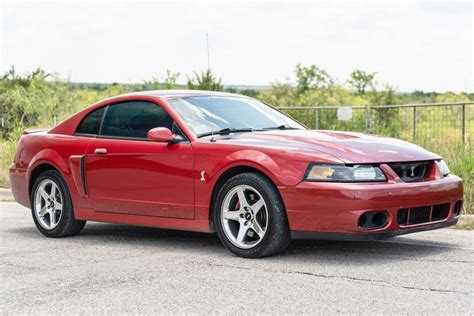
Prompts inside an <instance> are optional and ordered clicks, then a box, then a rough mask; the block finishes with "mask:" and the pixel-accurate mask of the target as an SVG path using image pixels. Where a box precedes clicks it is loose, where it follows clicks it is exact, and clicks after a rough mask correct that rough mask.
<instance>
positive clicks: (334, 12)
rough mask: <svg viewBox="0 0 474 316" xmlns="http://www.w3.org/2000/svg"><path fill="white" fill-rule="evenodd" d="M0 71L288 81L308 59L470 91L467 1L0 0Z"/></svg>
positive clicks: (337, 68)
mask: <svg viewBox="0 0 474 316" xmlns="http://www.w3.org/2000/svg"><path fill="white" fill-rule="evenodd" d="M0 11H1V15H0V16H1V36H0V47H1V50H0V68H1V69H0V71H1V72H2V73H3V72H5V71H6V70H8V69H9V68H10V66H15V68H16V69H17V70H18V71H19V72H21V73H23V72H28V71H32V70H34V69H36V68H38V67H41V68H43V69H45V70H46V71H47V72H52V73H59V74H61V75H62V76H64V77H68V78H69V79H70V80H71V81H74V82H105V83H111V82H120V83H140V82H143V81H144V80H149V79H151V78H152V77H156V78H163V77H164V75H165V73H166V70H167V69H170V70H172V71H174V72H180V73H181V75H180V77H179V80H178V81H179V82H181V83H184V82H185V81H186V78H187V77H186V75H191V74H192V73H193V71H203V70H205V69H207V67H208V64H207V63H208V58H207V46H206V34H208V36H209V51H210V54H209V57H210V67H211V69H212V71H213V72H214V73H215V74H216V75H217V76H218V77H221V78H222V81H223V83H224V84H239V85H240V84H241V85H269V84H271V83H276V82H287V81H290V82H294V80H295V74H294V69H295V66H296V64H298V63H301V64H302V65H311V64H316V65H317V66H318V67H320V68H322V69H324V70H326V71H327V72H328V73H330V74H331V75H332V76H333V77H335V78H336V79H337V80H338V82H339V83H345V82H346V81H347V79H348V78H349V75H350V73H351V72H352V71H353V70H356V69H361V70H365V71H369V72H376V73H377V75H376V78H377V81H378V82H379V83H380V84H383V83H389V84H391V85H393V86H394V87H396V88H397V90H398V91H413V90H424V91H439V92H445V91H454V92H459V91H470V92H473V91H474V80H473V72H474V71H473V45H474V43H473V36H474V34H473V33H474V32H473V15H474V8H473V3H472V2H470V1H467V2H453V1H449V2H440V1H438V2H419V1H410V2H406V1H403V2H390V1H379V2H357V3H355V2H340V1H338V2H334V1H333V2H313V3H308V2H306V3H295V2H286V3H285V2H259V3H253V2H240V3H229V2H225V3H223V2H214V3H206V2H199V3H196V2H194V3H183V2H178V3H162V2H159V3H157V2H133V3H132V2H120V3H117V2H97V1H96V2H76V1H74V2H67V3H64V2H63V3H60V2H38V1H37V2H34V3H25V2H20V3H17V2H10V1H7V2H2V4H1V8H0Z"/></svg>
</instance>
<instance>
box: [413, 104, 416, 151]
mask: <svg viewBox="0 0 474 316" xmlns="http://www.w3.org/2000/svg"><path fill="white" fill-rule="evenodd" d="M413 142H416V106H414V107H413Z"/></svg>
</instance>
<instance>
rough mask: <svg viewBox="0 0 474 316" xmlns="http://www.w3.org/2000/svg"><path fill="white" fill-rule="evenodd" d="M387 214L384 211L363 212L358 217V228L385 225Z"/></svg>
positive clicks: (372, 227) (373, 227)
mask: <svg viewBox="0 0 474 316" xmlns="http://www.w3.org/2000/svg"><path fill="white" fill-rule="evenodd" d="M387 222H388V215H387V213H386V212H385V211H372V212H365V213H364V214H362V215H361V216H360V217H359V220H358V224H359V228H362V229H375V228H382V227H384V226H385V225H387Z"/></svg>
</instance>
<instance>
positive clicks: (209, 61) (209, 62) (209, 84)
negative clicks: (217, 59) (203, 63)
mask: <svg viewBox="0 0 474 316" xmlns="http://www.w3.org/2000/svg"><path fill="white" fill-rule="evenodd" d="M206 44H207V76H208V78H207V79H208V84H207V88H208V90H209V97H211V57H210V55H209V33H206Z"/></svg>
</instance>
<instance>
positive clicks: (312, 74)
mask: <svg viewBox="0 0 474 316" xmlns="http://www.w3.org/2000/svg"><path fill="white" fill-rule="evenodd" d="M295 72H296V78H297V92H298V93H303V92H305V91H307V90H309V89H328V88H330V87H331V86H333V85H334V80H333V79H332V78H331V76H330V75H329V74H328V73H327V72H326V71H325V70H323V69H321V68H319V67H317V66H316V65H311V66H309V67H303V66H301V64H298V65H296V70H295Z"/></svg>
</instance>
